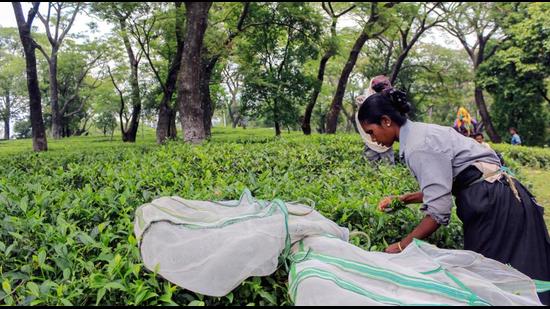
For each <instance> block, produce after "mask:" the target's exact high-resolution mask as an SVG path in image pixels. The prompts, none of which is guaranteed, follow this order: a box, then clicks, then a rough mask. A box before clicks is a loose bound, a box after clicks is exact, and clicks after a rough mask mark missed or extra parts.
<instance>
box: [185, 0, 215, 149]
mask: <svg viewBox="0 0 550 309" xmlns="http://www.w3.org/2000/svg"><path fill="white" fill-rule="evenodd" d="M211 5H212V2H186V3H185V7H186V17H187V18H186V34H185V41H184V46H185V48H184V51H183V54H182V58H181V67H180V72H179V80H178V84H179V85H178V86H179V87H178V99H177V101H178V106H179V109H180V121H181V126H182V130H183V140H184V141H186V142H193V143H198V142H202V141H203V140H204V139H205V138H206V131H205V127H204V110H203V107H202V104H201V89H200V80H201V76H200V74H201V51H202V48H201V47H202V44H203V38H204V32H205V31H206V27H207V26H208V24H207V21H208V11H209V10H210V6H211Z"/></svg>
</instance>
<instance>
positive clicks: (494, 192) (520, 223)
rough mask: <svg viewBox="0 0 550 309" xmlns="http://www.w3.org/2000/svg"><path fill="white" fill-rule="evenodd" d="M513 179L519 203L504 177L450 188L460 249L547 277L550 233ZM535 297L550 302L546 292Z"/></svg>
mask: <svg viewBox="0 0 550 309" xmlns="http://www.w3.org/2000/svg"><path fill="white" fill-rule="evenodd" d="M479 174H481V173H479ZM514 183H515V186H516V188H517V191H518V193H519V195H520V197H521V203H520V202H519V201H518V200H517V199H516V197H515V195H514V193H513V192H512V189H511V188H510V186H509V185H508V182H507V181H506V179H505V178H504V177H502V179H501V180H498V181H495V182H494V183H489V182H486V181H482V182H478V183H476V184H473V185H471V186H469V187H466V188H461V190H459V191H458V192H456V191H455V192H454V193H455V196H456V204H457V215H458V217H459V218H460V220H461V221H462V223H463V226H464V249H465V250H472V251H475V252H478V253H480V254H482V255H483V256H485V257H488V258H491V259H494V260H497V261H500V262H502V263H505V264H510V265H511V266H512V267H514V268H515V269H517V270H519V271H521V272H522V273H524V274H526V275H527V276H529V277H531V278H532V279H537V280H544V281H550V236H549V235H548V230H547V228H546V224H545V223H544V219H543V211H544V210H543V208H542V207H541V206H539V205H538V204H537V203H536V201H535V199H534V197H533V195H532V194H531V193H530V192H529V191H528V190H527V189H526V188H525V187H524V186H523V185H522V184H521V183H520V182H519V181H517V180H515V179H514ZM539 298H540V300H541V302H542V303H543V304H545V305H549V304H550V292H546V293H539Z"/></svg>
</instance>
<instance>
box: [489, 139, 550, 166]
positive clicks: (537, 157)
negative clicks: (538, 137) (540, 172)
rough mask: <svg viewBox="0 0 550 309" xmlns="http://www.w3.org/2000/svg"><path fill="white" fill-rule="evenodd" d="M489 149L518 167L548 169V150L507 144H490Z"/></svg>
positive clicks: (549, 163)
mask: <svg viewBox="0 0 550 309" xmlns="http://www.w3.org/2000/svg"><path fill="white" fill-rule="evenodd" d="M491 147H492V148H493V149H495V150H496V151H498V152H500V153H501V154H502V155H503V156H504V160H505V161H508V160H510V159H512V160H513V161H515V162H517V163H518V164H519V165H523V166H530V167H536V168H550V148H541V147H526V146H512V145H509V144H491Z"/></svg>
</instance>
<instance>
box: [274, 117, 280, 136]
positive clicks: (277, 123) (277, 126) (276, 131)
mask: <svg viewBox="0 0 550 309" xmlns="http://www.w3.org/2000/svg"><path fill="white" fill-rule="evenodd" d="M280 135H281V125H280V124H279V121H276V120H275V136H280Z"/></svg>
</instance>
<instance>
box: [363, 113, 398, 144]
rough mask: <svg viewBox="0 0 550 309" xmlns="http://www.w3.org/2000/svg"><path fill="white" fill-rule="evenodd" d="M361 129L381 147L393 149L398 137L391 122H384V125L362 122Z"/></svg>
mask: <svg viewBox="0 0 550 309" xmlns="http://www.w3.org/2000/svg"><path fill="white" fill-rule="evenodd" d="M361 127H362V128H363V130H364V131H365V133H367V134H368V135H370V137H371V138H372V141H373V142H375V143H378V144H380V145H383V146H386V147H391V146H392V145H393V142H394V141H395V140H396V138H397V136H396V134H395V128H394V127H393V125H391V121H387V120H384V119H383V120H382V124H371V123H368V122H366V121H363V122H361Z"/></svg>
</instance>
